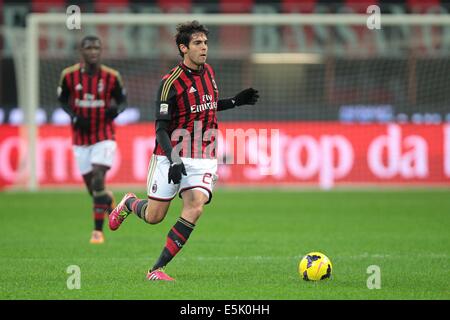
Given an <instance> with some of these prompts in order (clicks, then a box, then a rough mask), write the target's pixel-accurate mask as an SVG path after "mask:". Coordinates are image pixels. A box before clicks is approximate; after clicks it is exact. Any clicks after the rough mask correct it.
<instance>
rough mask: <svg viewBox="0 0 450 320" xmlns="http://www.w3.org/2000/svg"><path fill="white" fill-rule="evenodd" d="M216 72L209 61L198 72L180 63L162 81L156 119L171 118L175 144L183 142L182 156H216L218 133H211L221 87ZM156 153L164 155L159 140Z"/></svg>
mask: <svg viewBox="0 0 450 320" xmlns="http://www.w3.org/2000/svg"><path fill="white" fill-rule="evenodd" d="M214 75H215V74H214V71H213V69H212V68H211V66H210V65H208V64H205V65H204V67H203V68H202V70H200V71H195V70H192V69H189V68H188V67H187V66H186V65H184V64H183V63H182V62H181V63H180V64H179V65H177V66H176V67H175V68H173V69H172V70H171V71H170V73H168V74H166V75H165V76H164V77H163V79H162V81H161V84H160V87H159V90H158V96H157V101H156V114H155V118H156V120H169V121H170V125H169V137H170V139H171V141H172V147H175V146H176V145H177V144H179V143H182V146H183V149H182V152H180V156H182V157H188V158H211V157H215V152H214V149H215V148H213V147H212V146H213V145H212V143H214V139H215V136H216V135H215V134H213V133H212V132H213V131H214V130H216V129H217V127H218V126H217V117H216V113H217V102H218V99H219V90H218V88H217V85H216V82H215V80H214ZM208 130H209V131H208ZM188 138H189V139H188ZM181 141H183V142H181ZM208 146H209V148H208ZM154 153H155V154H157V155H165V153H164V150H163V149H162V147H161V146H160V145H159V144H158V142H157V141H156V145H155V150H154Z"/></svg>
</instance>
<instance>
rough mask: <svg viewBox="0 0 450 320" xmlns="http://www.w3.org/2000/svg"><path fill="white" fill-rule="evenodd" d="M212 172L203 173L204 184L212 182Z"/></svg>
mask: <svg viewBox="0 0 450 320" xmlns="http://www.w3.org/2000/svg"><path fill="white" fill-rule="evenodd" d="M211 179H212V174H211V173H205V174H204V175H203V183H204V184H211Z"/></svg>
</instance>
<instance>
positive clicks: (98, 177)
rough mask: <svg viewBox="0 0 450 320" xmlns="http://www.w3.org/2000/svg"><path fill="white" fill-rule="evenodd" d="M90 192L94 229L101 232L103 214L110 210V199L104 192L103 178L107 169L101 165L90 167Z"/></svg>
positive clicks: (108, 194) (107, 193)
mask: <svg viewBox="0 0 450 320" xmlns="http://www.w3.org/2000/svg"><path fill="white" fill-rule="evenodd" d="M92 167H93V168H92V172H91V174H92V178H91V190H92V195H93V198H94V201H93V202H94V229H95V230H96V231H103V221H104V218H105V212H108V211H109V210H110V209H111V204H112V198H111V196H110V193H109V192H108V191H107V190H105V176H106V172H107V171H108V170H109V167H107V166H103V165H93V166H92Z"/></svg>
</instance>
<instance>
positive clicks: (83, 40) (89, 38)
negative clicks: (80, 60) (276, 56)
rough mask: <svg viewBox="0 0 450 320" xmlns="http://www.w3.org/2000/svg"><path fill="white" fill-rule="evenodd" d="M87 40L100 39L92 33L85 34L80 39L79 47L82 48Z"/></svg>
mask: <svg viewBox="0 0 450 320" xmlns="http://www.w3.org/2000/svg"><path fill="white" fill-rule="evenodd" d="M87 41H99V42H100V43H102V42H101V41H100V38H99V37H97V36H94V35H89V36H85V37H84V38H83V39H81V42H80V47H81V48H83V47H84V45H85V44H86V42H87Z"/></svg>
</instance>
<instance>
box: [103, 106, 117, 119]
mask: <svg viewBox="0 0 450 320" xmlns="http://www.w3.org/2000/svg"><path fill="white" fill-rule="evenodd" d="M105 115H106V117H107V118H109V119H112V120H113V119H115V118H116V117H117V116H118V115H119V111H118V110H117V108H112V107H109V108H107V109H106V111H105Z"/></svg>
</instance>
